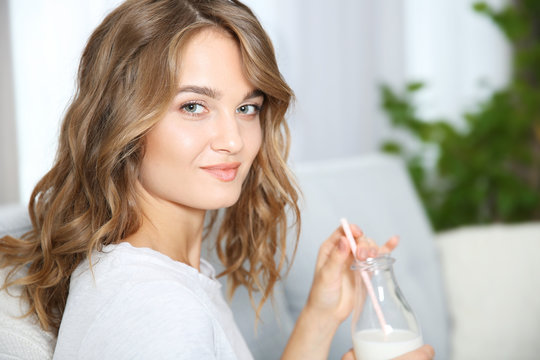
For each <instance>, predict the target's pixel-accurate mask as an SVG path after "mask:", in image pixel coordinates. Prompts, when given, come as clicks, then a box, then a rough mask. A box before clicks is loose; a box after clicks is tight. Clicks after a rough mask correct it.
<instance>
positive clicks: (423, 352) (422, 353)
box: [341, 345, 435, 360]
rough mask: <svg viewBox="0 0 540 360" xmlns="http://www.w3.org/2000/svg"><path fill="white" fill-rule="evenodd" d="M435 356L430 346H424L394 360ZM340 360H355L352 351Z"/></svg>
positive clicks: (418, 359)
mask: <svg viewBox="0 0 540 360" xmlns="http://www.w3.org/2000/svg"><path fill="white" fill-rule="evenodd" d="M434 356H435V350H433V348H432V347H431V346H430V345H424V346H422V347H419V348H418V349H416V350H413V351H411V352H408V353H406V354H403V355H401V356H398V357H397V358H395V359H394V360H431V359H433V357H434ZM341 360H356V357H355V356H354V352H353V350H352V349H351V350H349V351H348V352H347V353H346V354H345V355H343V357H342V358H341Z"/></svg>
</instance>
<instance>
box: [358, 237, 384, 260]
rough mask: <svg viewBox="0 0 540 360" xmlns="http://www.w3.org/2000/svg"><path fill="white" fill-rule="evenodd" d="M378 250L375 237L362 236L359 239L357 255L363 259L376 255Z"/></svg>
mask: <svg viewBox="0 0 540 360" xmlns="http://www.w3.org/2000/svg"><path fill="white" fill-rule="evenodd" d="M378 250H379V247H378V246H377V244H376V243H375V241H373V239H371V238H368V237H365V236H361V237H360V238H359V239H358V244H357V250H356V257H357V258H358V259H359V260H361V261H363V260H365V259H367V258H368V257H376V256H377V253H378Z"/></svg>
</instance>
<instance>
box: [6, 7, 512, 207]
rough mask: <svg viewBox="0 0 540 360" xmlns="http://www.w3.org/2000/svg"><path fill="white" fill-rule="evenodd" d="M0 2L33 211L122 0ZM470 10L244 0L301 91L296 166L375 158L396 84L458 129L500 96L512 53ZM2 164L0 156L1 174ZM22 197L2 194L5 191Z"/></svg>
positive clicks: (295, 116) (25, 192) (23, 188)
mask: <svg viewBox="0 0 540 360" xmlns="http://www.w3.org/2000/svg"><path fill="white" fill-rule="evenodd" d="M0 1H4V2H5V1H9V5H10V9H9V16H10V20H11V40H12V44H13V47H12V56H13V58H12V59H13V64H14V72H13V78H14V80H15V84H16V85H15V92H14V93H15V110H16V111H15V113H16V123H17V127H16V132H17V149H18V155H17V163H18V166H19V173H18V175H19V196H18V199H19V201H21V202H27V200H28V197H29V194H30V192H31V190H32V188H33V186H34V184H35V183H36V181H37V180H38V179H39V178H40V177H41V176H42V175H43V174H44V173H45V171H46V170H47V169H48V168H49V167H50V165H51V163H52V160H53V157H54V152H55V149H56V138H57V133H58V126H59V121H60V119H61V117H62V113H63V112H64V109H65V108H66V104H67V103H68V101H69V99H70V97H71V94H72V93H73V88H74V81H75V73H76V67H77V61H78V58H79V56H80V52H81V50H82V48H83V46H84V44H85V42H86V39H87V37H88V36H89V35H90V33H91V31H92V30H93V29H94V28H95V26H96V25H97V24H98V23H99V21H100V20H101V19H102V17H103V16H104V14H105V13H106V12H107V11H108V10H109V9H111V8H112V7H114V6H115V5H116V4H117V3H119V2H120V0H93V1H91V2H90V1H86V0H77V1H75V0H0ZM502 1H503V0H491V1H490V2H491V3H494V4H496V5H500V3H501V2H502ZM472 2H473V0H440V1H432V0H407V1H399V0H377V1H373V0H335V1H332V2H329V1H327V0H247V1H246V3H248V4H249V5H251V6H252V7H253V9H254V11H255V12H256V13H257V14H258V15H259V17H260V18H261V21H262V23H263V24H264V25H265V26H266V27H267V29H268V31H269V33H270V36H271V37H272V38H273V40H274V42H275V45H276V49H277V56H278V61H279V63H280V66H281V69H282V72H283V73H284V75H285V77H286V79H287V80H288V82H289V83H290V85H291V86H292V87H293V89H294V90H295V91H296V95H297V103H296V106H295V107H294V109H292V111H291V116H290V124H291V128H292V134H293V148H292V161H293V162H300V161H304V160H316V159H325V158H334V157H338V156H350V155H357V154H363V153H367V152H372V151H375V150H377V149H378V146H379V143H380V141H381V139H384V138H386V137H387V136H388V135H389V134H392V129H391V128H390V126H389V125H388V122H387V120H386V118H385V117H384V115H383V114H382V113H381V111H380V110H379V101H380V99H379V91H378V85H379V84H380V83H381V82H386V83H390V84H392V85H395V86H400V85H402V84H403V83H404V81H406V80H418V79H419V80H425V81H426V82H427V83H428V84H429V88H428V89H427V91H426V92H424V93H423V95H422V96H421V98H420V101H421V103H422V104H423V105H424V107H423V111H424V112H425V113H426V114H427V115H430V116H431V115H433V116H435V115H441V116H445V117H448V118H450V119H451V120H453V121H459V120H458V114H459V113H461V112H462V111H463V109H464V108H465V107H467V106H470V104H473V103H474V101H476V100H477V99H478V98H481V97H482V96H484V95H485V94H486V92H487V91H486V90H485V89H482V88H481V87H480V86H478V82H479V81H480V80H482V79H484V80H485V81H486V82H487V83H489V84H491V85H492V87H497V86H500V85H501V84H503V83H504V82H505V81H506V79H507V77H508V68H509V67H508V64H509V60H508V59H509V57H508V48H507V46H506V44H505V42H504V40H503V38H502V35H501V34H499V33H498V31H497V30H496V28H495V27H494V26H493V25H492V24H491V23H490V22H489V21H488V20H486V19H485V18H484V17H482V16H479V15H476V14H474V13H473V12H472V10H471V4H472ZM2 35H3V36H4V37H5V33H4V32H2ZM3 116H4V115H3ZM456 119H457V120H456ZM2 132H3V130H2ZM5 162H6V157H5V156H3V157H2V156H0V165H2V166H4V165H5ZM0 169H2V167H0ZM15 191H16V190H15ZM15 191H13V190H7V187H6V186H5V185H4V184H3V183H2V184H1V186H0V193H6V192H11V193H14V192H15ZM3 199H4V198H2V197H0V202H2V201H5V200H3Z"/></svg>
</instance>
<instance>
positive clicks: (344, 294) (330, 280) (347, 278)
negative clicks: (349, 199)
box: [306, 224, 399, 329]
mask: <svg viewBox="0 0 540 360" xmlns="http://www.w3.org/2000/svg"><path fill="white" fill-rule="evenodd" d="M351 232H352V235H353V237H354V239H355V241H356V243H357V249H356V252H357V253H356V258H357V259H359V260H365V259H366V258H368V257H375V256H377V255H380V254H383V253H389V252H391V251H392V250H394V248H395V247H396V246H397V245H398V242H399V240H398V238H397V237H396V236H394V237H391V238H390V239H389V240H388V241H387V242H386V244H384V245H383V246H382V247H380V248H379V247H378V246H377V244H376V243H375V242H374V241H373V240H371V239H370V238H367V237H365V236H364V235H363V233H362V230H360V228H359V227H358V226H356V225H354V224H352V225H351ZM353 260H354V257H353V254H352V253H351V249H350V246H349V242H348V240H347V238H346V236H345V233H344V232H343V229H342V228H341V227H339V228H338V229H336V230H335V231H334V232H333V233H332V235H330V237H329V238H328V239H327V240H326V241H325V242H324V243H323V244H322V245H321V247H320V250H319V255H318V257H317V263H316V265H315V275H314V278H313V284H312V286H311V291H310V294H309V297H308V301H307V304H306V310H308V311H310V312H312V313H314V314H317V316H318V317H319V318H321V319H326V321H327V324H326V326H332V327H335V328H336V329H337V326H339V324H341V322H343V320H345V319H346V318H347V316H349V314H350V313H351V311H352V308H353V305H354V286H355V285H354V274H353V272H352V271H351V270H350V268H351V265H352V262H353Z"/></svg>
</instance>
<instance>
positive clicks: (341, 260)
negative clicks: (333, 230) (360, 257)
mask: <svg viewBox="0 0 540 360" xmlns="http://www.w3.org/2000/svg"><path fill="white" fill-rule="evenodd" d="M349 253H350V248H349V244H348V243H347V240H346V239H345V237H344V236H341V237H340V238H339V240H338V241H337V242H336V245H335V246H334V249H333V250H332V252H331V253H330V256H329V257H328V259H327V260H326V264H325V266H324V267H325V268H326V271H328V272H329V273H331V274H338V273H341V271H342V269H343V267H344V265H345V263H346V262H347V259H348V257H349Z"/></svg>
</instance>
